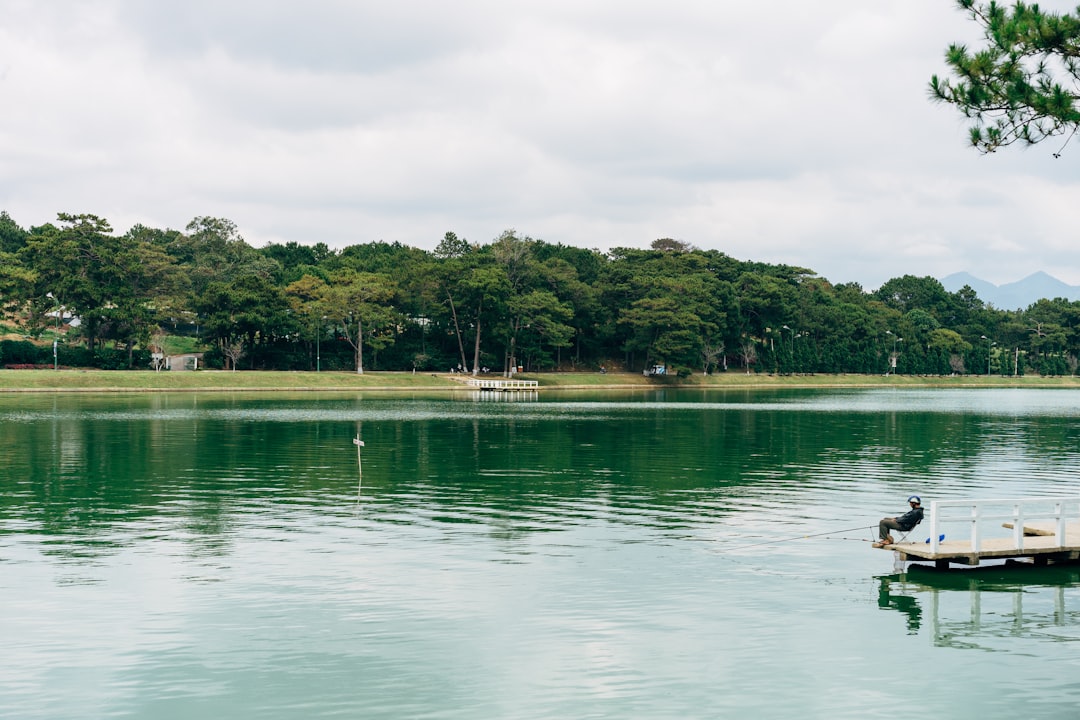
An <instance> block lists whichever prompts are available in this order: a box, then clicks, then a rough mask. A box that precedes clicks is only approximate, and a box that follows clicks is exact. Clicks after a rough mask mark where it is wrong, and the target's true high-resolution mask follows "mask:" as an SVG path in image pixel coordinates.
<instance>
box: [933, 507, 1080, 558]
mask: <svg viewBox="0 0 1080 720" xmlns="http://www.w3.org/2000/svg"><path fill="white" fill-rule="evenodd" d="M1070 519H1071V520H1072V521H1080V497H1057V498H1050V497H1046V498H1039V497H1036V498H1013V499H998V500H934V501H931V503H930V551H931V552H935V553H936V552H938V549H939V547H940V544H941V535H942V532H941V531H942V528H943V527H944V525H946V524H949V525H955V524H957V523H967V524H970V526H971V550H972V552H979V551H981V550H982V540H983V537H984V536H985V535H986V534H987V532H986V528H985V526H984V525H982V524H983V523H985V522H992V523H994V527H995V528H1000V527H1001V523H1003V522H1011V523H1012V538H1013V542H1014V543H1015V545H1016V548H1017V549H1018V550H1023V549H1024V523H1027V522H1040V521H1052V522H1053V529H1054V540H1055V542H1056V543H1057V545H1058V546H1059V547H1060V546H1063V545H1065V526H1066V525H1067V524H1068V522H1069V521H1070ZM981 525H982V526H981Z"/></svg>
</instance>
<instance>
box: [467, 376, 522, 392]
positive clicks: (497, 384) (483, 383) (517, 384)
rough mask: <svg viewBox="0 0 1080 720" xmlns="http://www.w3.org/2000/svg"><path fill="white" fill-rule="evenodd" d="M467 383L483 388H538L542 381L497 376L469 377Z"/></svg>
mask: <svg viewBox="0 0 1080 720" xmlns="http://www.w3.org/2000/svg"><path fill="white" fill-rule="evenodd" d="M465 384H466V385H468V386H470V387H475V388H480V389H481V390H504V391H505V390H536V389H537V388H538V387H539V386H540V383H539V382H538V381H536V380H507V379H497V378H468V379H467V380H466V381H465Z"/></svg>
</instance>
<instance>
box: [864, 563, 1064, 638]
mask: <svg viewBox="0 0 1080 720" xmlns="http://www.w3.org/2000/svg"><path fill="white" fill-rule="evenodd" d="M875 580H877V581H878V607H879V608H881V609H883V610H894V611H896V612H899V613H901V614H902V615H904V616H905V623H906V626H907V631H908V634H918V632H919V629H920V628H921V627H922V626H923V624H924V622H925V623H926V625H927V626H928V631H929V634H930V637H931V638H932V640H933V643H934V645H936V646H940V647H951V648H967V649H982V650H999V649H1001V643H1000V641H1001V640H1003V639H1017V638H1024V639H1028V640H1037V641H1049V642H1064V641H1080V593H1078V592H1077V590H1078V588H1080V564H1070V565H1063V566H1060V567H1048V568H1035V567H1033V566H1031V565H1030V564H1028V563H1019V562H1018V563H1009V564H1007V565H998V566H992V567H983V568H976V569H972V570H956V569H953V570H942V571H939V570H935V569H933V568H930V567H925V566H921V565H912V566H911V567H910V568H909V569H908V572H907V573H896V574H892V575H882V576H877V577H875ZM1070 605H1071V607H1070ZM924 616H925V617H924Z"/></svg>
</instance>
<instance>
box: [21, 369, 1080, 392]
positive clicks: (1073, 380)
mask: <svg viewBox="0 0 1080 720" xmlns="http://www.w3.org/2000/svg"><path fill="white" fill-rule="evenodd" d="M517 377H518V378H519V379H525V380H536V381H538V382H539V384H540V386H541V387H545V388H551V389H565V390H572V389H594V390H603V389H613V390H614V389H649V388H665V387H668V388H703V389H704V388H718V389H723V388H748V389H749V388H816V387H820V388H849V387H850V388H857V387H897V388H902V387H945V388H957V387H970V388H987V387H1022V388H1080V378H1077V377H1049V378H1043V377H1039V376H1029V377H1018V378H1011V377H997V376H993V377H989V378H988V377H986V376H955V377H949V376H944V377H922V376H909V375H889V376H885V375H767V374H751V375H747V374H745V373H742V372H728V373H717V374H714V375H708V376H705V375H700V374H699V375H692V376H690V377H688V378H682V379H680V378H676V377H646V376H644V375H641V374H640V373H606V374H601V373H596V372H581V373H538V374H530V373H525V374H522V375H518V376H517ZM461 379H463V378H462V376H451V375H442V374H432V373H423V372H418V373H415V374H414V373H411V372H365V373H364V374H363V375H358V374H357V373H353V372H321V373H315V372H275V371H243V370H241V371H237V372H231V371H220V370H199V371H195V372H167V371H162V372H152V371H149V370H132V371H125V370H70V369H61V370H51V369H39V370H0V392H35V391H36V392H50V391H60V392H62V391H71V392H160V391H165V392H167V391H176V392H183V391H240V390H245V391H246V390H261V391H273V390H290V391H297V390H299V391H303V390H386V391H409V390H446V391H453V390H466V389H468V388H467V387H466V386H465V385H463V384H462V383H461V382H460V380H461Z"/></svg>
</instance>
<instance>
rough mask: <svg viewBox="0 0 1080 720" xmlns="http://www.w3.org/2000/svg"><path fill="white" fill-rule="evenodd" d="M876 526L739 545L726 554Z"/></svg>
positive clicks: (869, 526) (871, 528) (869, 528)
mask: <svg viewBox="0 0 1080 720" xmlns="http://www.w3.org/2000/svg"><path fill="white" fill-rule="evenodd" d="M875 527H877V526H876V525H868V526H863V527H853V528H845V529H843V530H829V531H828V532H820V533H811V534H809V535H797V536H795V537H790V538H783V539H782V540H767V541H765V542H759V543H750V544H749V545H739V546H737V547H734V548H731V549H730V550H726V551H724V552H737V551H739V550H745V549H747V548H752V547H759V546H761V545H776V544H777V543H783V542H791V541H792V540H804V539H806V538H812V537H821V536H822V535H836V534H838V533H843V532H855V531H856V530H873V529H874V528H875Z"/></svg>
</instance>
